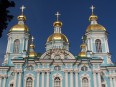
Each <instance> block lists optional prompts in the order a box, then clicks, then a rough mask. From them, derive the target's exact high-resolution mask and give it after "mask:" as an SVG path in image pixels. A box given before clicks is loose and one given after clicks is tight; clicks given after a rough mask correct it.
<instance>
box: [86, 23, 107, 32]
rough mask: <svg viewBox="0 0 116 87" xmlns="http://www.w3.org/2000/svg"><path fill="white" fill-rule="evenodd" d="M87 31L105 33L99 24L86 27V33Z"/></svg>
mask: <svg viewBox="0 0 116 87" xmlns="http://www.w3.org/2000/svg"><path fill="white" fill-rule="evenodd" d="M89 31H106V29H105V28H104V27H103V26H102V25H100V24H91V25H89V26H88V27H87V30H86V32H89Z"/></svg>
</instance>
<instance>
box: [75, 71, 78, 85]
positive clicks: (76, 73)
mask: <svg viewBox="0 0 116 87" xmlns="http://www.w3.org/2000/svg"><path fill="white" fill-rule="evenodd" d="M75 87H78V72H75Z"/></svg>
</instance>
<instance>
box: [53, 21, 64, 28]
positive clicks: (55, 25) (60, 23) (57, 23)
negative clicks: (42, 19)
mask: <svg viewBox="0 0 116 87" xmlns="http://www.w3.org/2000/svg"><path fill="white" fill-rule="evenodd" d="M53 26H54V27H62V22H60V21H55V22H54V23H53Z"/></svg>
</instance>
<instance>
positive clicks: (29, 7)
mask: <svg viewBox="0 0 116 87" xmlns="http://www.w3.org/2000/svg"><path fill="white" fill-rule="evenodd" d="M14 1H15V3H16V7H15V8H10V11H11V14H13V15H14V19H13V20H12V21H11V22H10V23H9V26H8V28H7V29H6V30H5V31H4V33H3V36H2V38H0V63H2V61H3V59H4V56H3V55H4V54H5V51H6V46H7V33H8V31H9V30H10V28H11V27H12V26H13V25H15V24H17V16H18V15H20V13H21V11H20V9H19V8H20V7H21V6H22V5H24V6H25V7H26V10H25V11H24V14H25V15H26V17H27V21H26V24H27V26H28V27H29V31H30V33H31V34H32V35H33V36H34V38H35V40H34V43H35V46H36V48H35V50H36V52H37V53H38V52H39V53H44V52H45V43H46V40H47V38H48V36H49V35H51V34H52V33H53V30H54V29H53V22H54V21H56V16H55V15H54V14H55V13H56V12H57V11H59V12H60V13H61V16H60V21H62V22H63V26H62V32H63V33H64V34H65V35H66V36H67V37H68V39H69V42H70V52H71V53H73V54H74V55H77V54H78V53H79V52H80V44H81V43H82V40H81V37H82V35H84V33H85V31H86V28H87V26H88V25H89V24H90V22H89V20H88V18H89V16H90V15H91V10H90V9H89V8H90V6H91V5H94V6H95V7H96V8H95V11H94V13H95V14H96V15H97V16H98V18H99V19H98V23H99V24H101V25H103V26H104V27H105V28H106V30H107V31H108V32H109V35H108V38H109V40H108V41H109V48H110V53H111V54H112V61H113V62H114V61H116V51H115V49H116V39H115V37H116V34H115V32H116V5H115V3H116V0H14Z"/></svg>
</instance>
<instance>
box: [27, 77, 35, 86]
mask: <svg viewBox="0 0 116 87" xmlns="http://www.w3.org/2000/svg"><path fill="white" fill-rule="evenodd" d="M32 85H33V80H32V78H31V77H28V78H27V80H26V87H32Z"/></svg>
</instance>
